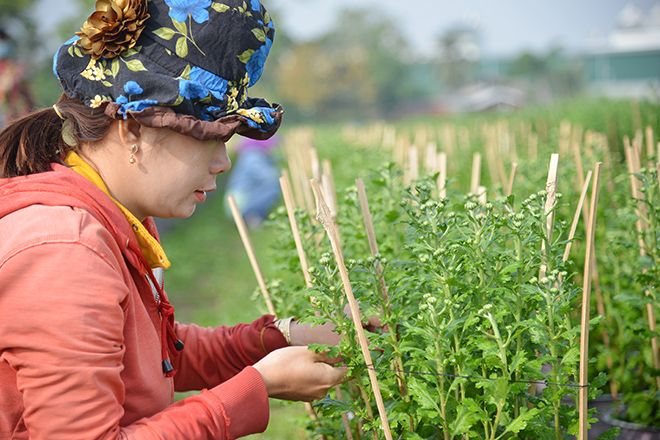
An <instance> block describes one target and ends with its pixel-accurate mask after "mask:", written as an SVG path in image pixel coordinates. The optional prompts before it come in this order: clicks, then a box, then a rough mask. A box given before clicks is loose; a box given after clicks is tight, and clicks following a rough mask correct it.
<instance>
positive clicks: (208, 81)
mask: <svg viewBox="0 0 660 440" xmlns="http://www.w3.org/2000/svg"><path fill="white" fill-rule="evenodd" d="M190 80H191V81H196V82H198V83H200V84H202V85H203V86H204V87H205V88H206V89H208V91H209V92H210V93H211V94H212V95H213V96H215V97H216V98H218V99H222V96H223V95H224V94H225V93H226V92H227V80H226V79H222V78H220V77H219V76H217V75H214V74H213V73H211V72H208V71H206V70H204V69H202V68H200V67H193V68H192V69H190Z"/></svg>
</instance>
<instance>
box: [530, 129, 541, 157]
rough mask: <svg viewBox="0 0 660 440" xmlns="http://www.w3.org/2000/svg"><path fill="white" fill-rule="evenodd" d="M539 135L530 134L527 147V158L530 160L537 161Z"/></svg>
mask: <svg viewBox="0 0 660 440" xmlns="http://www.w3.org/2000/svg"><path fill="white" fill-rule="evenodd" d="M538 145H539V135H538V134H536V133H530V134H529V144H528V146H527V156H528V158H529V159H532V160H536V156H537V154H538Z"/></svg>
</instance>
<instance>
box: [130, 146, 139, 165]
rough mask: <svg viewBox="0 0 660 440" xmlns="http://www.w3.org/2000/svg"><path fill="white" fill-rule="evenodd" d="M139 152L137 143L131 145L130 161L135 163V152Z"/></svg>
mask: <svg viewBox="0 0 660 440" xmlns="http://www.w3.org/2000/svg"><path fill="white" fill-rule="evenodd" d="M137 152H138V146H137V144H133V145H132V146H131V157H130V158H129V159H128V161H129V162H130V163H135V153H137Z"/></svg>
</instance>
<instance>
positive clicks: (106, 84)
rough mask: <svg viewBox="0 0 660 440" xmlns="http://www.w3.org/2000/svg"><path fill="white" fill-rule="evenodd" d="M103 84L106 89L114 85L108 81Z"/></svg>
mask: <svg viewBox="0 0 660 440" xmlns="http://www.w3.org/2000/svg"><path fill="white" fill-rule="evenodd" d="M101 84H103V85H104V86H106V87H112V84H111V83H109V82H108V81H101Z"/></svg>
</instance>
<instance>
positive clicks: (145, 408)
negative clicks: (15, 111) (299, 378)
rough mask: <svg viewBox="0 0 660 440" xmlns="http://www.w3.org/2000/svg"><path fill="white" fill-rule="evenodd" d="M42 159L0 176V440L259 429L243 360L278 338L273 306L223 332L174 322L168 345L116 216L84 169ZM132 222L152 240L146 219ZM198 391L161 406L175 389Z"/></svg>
mask: <svg viewBox="0 0 660 440" xmlns="http://www.w3.org/2000/svg"><path fill="white" fill-rule="evenodd" d="M53 169H54V170H53V171H52V172H47V173H41V174H35V175H31V176H27V177H17V178H12V179H0V439H30V440H41V439H48V440H55V439H67V440H77V439H81V440H82V439H84V440H92V439H129V438H130V439H233V438H238V437H242V436H245V435H249V434H253V433H257V432H262V431H263V430H265V428H266V426H267V424H268V416H269V407H268V395H267V391H266V387H265V384H264V382H263V379H262V378H261V375H260V374H259V373H258V372H257V370H255V369H254V368H253V367H251V366H250V365H252V364H254V363H255V362H257V361H258V360H259V359H260V358H262V357H263V356H264V355H265V354H266V352H270V351H273V350H275V349H277V348H281V347H284V346H285V345H287V344H286V340H285V339H284V337H283V336H282V334H281V333H280V331H279V330H277V328H276V327H275V326H274V325H273V319H274V318H273V316H270V315H265V316H263V317H261V318H260V319H258V320H256V321H254V322H253V323H252V324H249V325H248V324H240V325H237V326H235V327H231V328H228V327H217V328H200V327H198V326H195V325H181V324H178V323H176V322H174V324H173V329H174V330H175V332H176V336H177V337H178V338H179V339H180V340H181V341H182V342H183V343H184V345H185V348H184V349H183V350H182V351H181V352H180V353H176V352H173V350H172V348H171V347H172V345H173V344H172V342H173V341H168V340H167V339H170V338H168V337H166V338H165V339H166V340H163V334H164V333H166V332H164V331H163V330H164V327H163V325H162V322H161V317H160V316H159V308H160V309H161V311H162V310H164V309H163V307H160V306H158V305H157V302H156V299H155V298H154V293H153V292H152V288H151V286H150V284H149V281H148V279H149V277H148V276H147V274H148V271H150V269H149V268H148V267H146V261H145V260H144V258H143V257H142V254H141V252H140V247H139V245H138V243H137V240H136V237H135V234H134V232H133V230H132V229H131V227H130V225H129V224H128V222H127V221H126V218H125V217H124V215H123V214H122V212H121V211H120V210H119V209H118V208H117V206H116V205H115V204H114V202H113V201H112V200H111V199H110V198H109V197H108V196H106V195H105V194H104V193H103V192H102V191H101V190H100V189H98V188H97V187H96V186H95V185H93V184H92V183H90V182H89V181H88V180H86V179H85V178H84V177H82V176H80V175H79V174H77V173H76V172H74V171H72V170H70V169H68V168H66V167H64V166H60V165H54V166H53ZM145 226H146V227H147V229H148V230H149V231H150V232H152V233H153V235H154V236H157V235H156V234H157V233H156V230H155V227H154V224H153V220H152V219H147V220H146V221H145ZM158 290H160V293H161V305H163V306H166V307H171V306H169V304H168V303H167V297H166V295H165V293H164V292H163V291H162V289H160V286H159V289H158ZM172 322H173V321H172ZM170 333H171V332H170ZM164 358H166V359H167V360H169V361H171V364H172V366H173V367H174V369H175V371H176V374H175V375H174V376H173V377H168V375H167V374H165V373H164V372H163V369H162V362H163V359H164ZM207 388H208V390H206V389H207ZM202 389H205V390H204V391H202V392H201V393H200V394H197V395H194V396H191V397H188V398H186V399H183V400H181V401H179V402H177V403H174V391H175V390H176V391H187V390H202Z"/></svg>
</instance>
